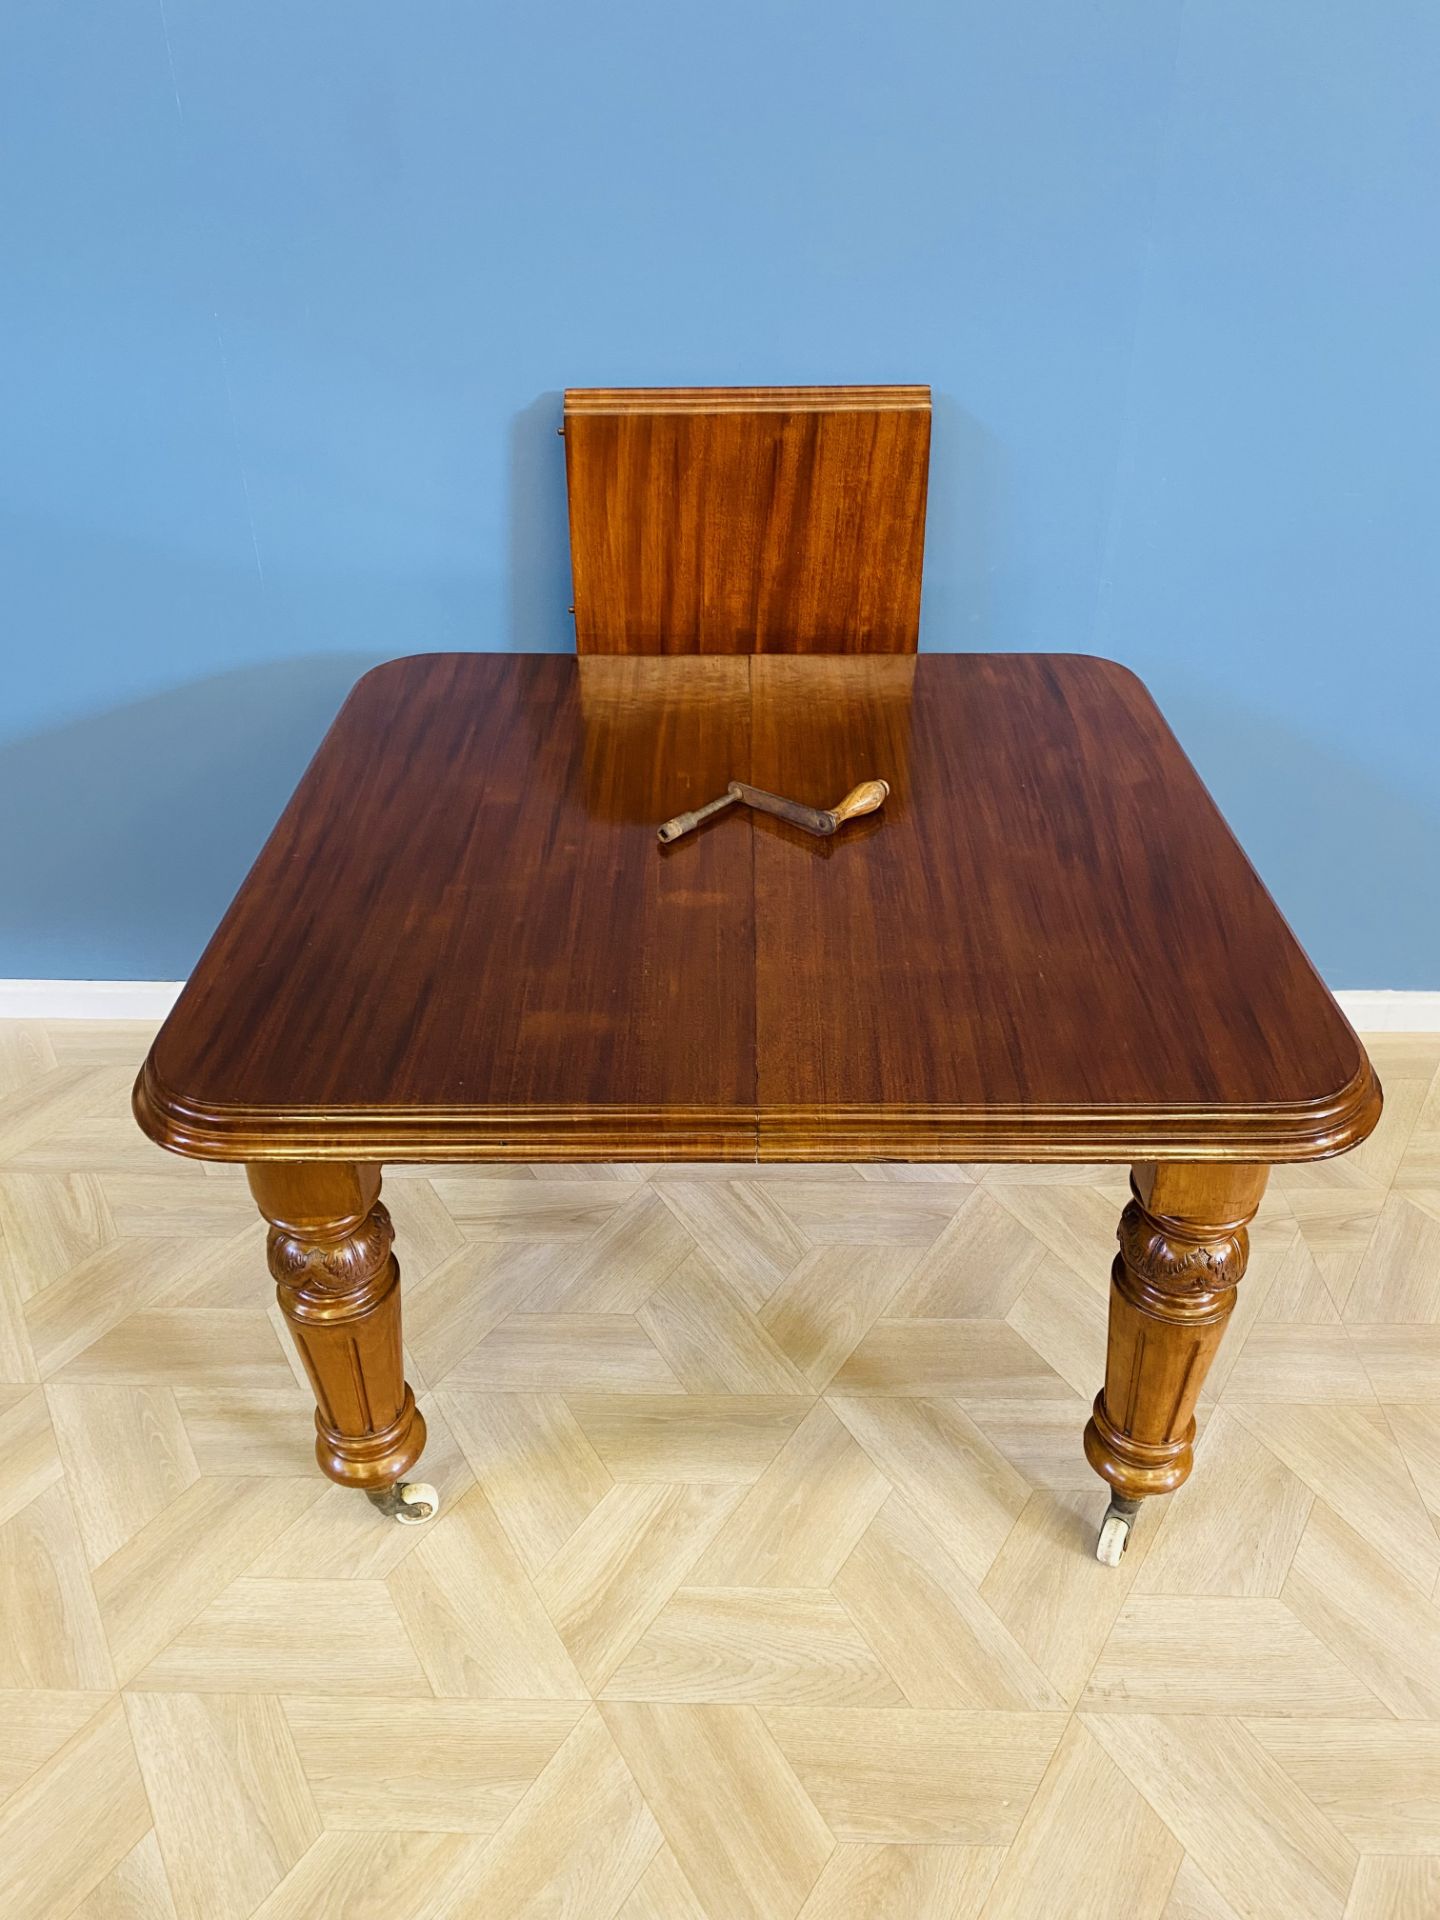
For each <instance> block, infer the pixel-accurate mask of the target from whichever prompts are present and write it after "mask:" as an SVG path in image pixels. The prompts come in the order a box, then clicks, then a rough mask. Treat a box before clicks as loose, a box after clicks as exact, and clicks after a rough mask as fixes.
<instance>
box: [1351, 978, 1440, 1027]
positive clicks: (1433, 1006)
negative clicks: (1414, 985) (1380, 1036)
mask: <svg viewBox="0 0 1440 1920" xmlns="http://www.w3.org/2000/svg"><path fill="white" fill-rule="evenodd" d="M1335 998H1336V999H1337V1000H1338V1001H1339V1002H1340V1005H1341V1008H1342V1009H1343V1011H1344V1014H1345V1018H1346V1019H1347V1020H1348V1021H1349V1022H1350V1024H1351V1026H1352V1027H1354V1029H1355V1031H1356V1032H1357V1033H1440V993H1433V992H1432V993H1427V992H1416V993H1396V992H1391V991H1390V990H1388V989H1386V988H1371V987H1348V988H1347V987H1342V988H1340V989H1339V990H1338V991H1337V992H1336V995H1335Z"/></svg>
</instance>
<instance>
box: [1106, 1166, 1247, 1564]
mask: <svg viewBox="0 0 1440 1920" xmlns="http://www.w3.org/2000/svg"><path fill="white" fill-rule="evenodd" d="M1269 1171H1270V1169H1269V1168H1268V1167H1262V1166H1252V1165H1223V1164H1222V1165H1216V1166H1209V1165H1204V1164H1196V1163H1190V1162H1163V1161H1162V1162H1159V1163H1157V1162H1154V1161H1145V1162H1142V1163H1140V1164H1139V1165H1137V1166H1136V1167H1134V1168H1132V1170H1131V1175H1130V1191H1131V1193H1132V1194H1133V1195H1134V1198H1133V1199H1132V1200H1131V1202H1130V1204H1129V1205H1128V1206H1127V1207H1126V1209H1125V1211H1124V1212H1123V1213H1122V1214H1121V1216H1120V1232H1119V1240H1120V1251H1119V1253H1118V1254H1117V1255H1116V1258H1115V1264H1114V1266H1113V1267H1112V1268H1111V1270H1110V1341H1109V1349H1108V1352H1107V1355H1106V1363H1105V1385H1104V1388H1103V1389H1102V1391H1101V1392H1100V1394H1099V1395H1098V1396H1097V1398H1096V1401H1095V1410H1094V1412H1093V1414H1092V1415H1091V1418H1090V1422H1089V1425H1088V1426H1087V1427H1086V1429H1085V1457H1086V1458H1087V1459H1088V1460H1089V1462H1090V1464H1091V1466H1092V1467H1094V1469H1095V1471H1096V1472H1097V1473H1098V1474H1099V1475H1100V1477H1101V1479H1102V1480H1106V1481H1108V1482H1109V1484H1110V1487H1111V1490H1112V1493H1111V1501H1110V1510H1109V1512H1108V1513H1107V1514H1106V1516H1105V1524H1104V1526H1103V1527H1102V1528H1101V1533H1100V1544H1099V1547H1098V1549H1097V1557H1098V1558H1099V1559H1101V1560H1103V1561H1105V1562H1106V1563H1107V1564H1109V1565H1112V1566H1113V1565H1115V1564H1116V1562H1118V1560H1119V1558H1120V1555H1121V1554H1122V1553H1123V1552H1124V1550H1125V1544H1126V1541H1127V1539H1128V1538H1129V1533H1130V1528H1131V1525H1132V1524H1133V1522H1134V1518H1135V1515H1136V1513H1137V1512H1138V1510H1139V1504H1140V1502H1141V1501H1142V1500H1143V1499H1146V1498H1147V1497H1148V1496H1149V1495H1151V1494H1155V1493H1172V1492H1173V1491H1174V1490H1175V1488H1176V1487H1178V1486H1180V1485H1181V1484H1182V1482H1183V1481H1184V1480H1185V1479H1186V1478H1187V1477H1188V1476H1189V1473H1190V1469H1191V1466H1192V1465H1193V1464H1194V1451H1193V1448H1194V1441H1195V1403H1196V1401H1197V1400H1198V1398H1199V1396H1200V1389H1201V1387H1202V1386H1203V1385H1204V1383H1205V1376H1206V1374H1207V1373H1208V1372H1209V1371H1210V1362H1211V1361H1212V1360H1213V1359H1214V1358H1215V1350H1216V1348H1217V1347H1218V1346H1219V1345H1220V1336H1221V1335H1222V1334H1223V1333H1224V1331H1225V1322H1226V1321H1227V1320H1228V1319H1229V1317H1230V1313H1231V1309H1232V1308H1233V1307H1234V1305H1235V1288H1236V1285H1237V1283H1238V1281H1239V1280H1240V1278H1241V1276H1242V1275H1243V1274H1244V1272H1245V1262H1246V1259H1247V1257H1248V1255H1249V1251H1250V1241H1249V1236H1248V1235H1247V1233H1246V1231H1245V1228H1246V1223H1247V1222H1248V1221H1249V1220H1251V1219H1253V1217H1254V1214H1255V1209H1256V1208H1257V1207H1258V1206H1259V1204H1260V1197H1261V1195H1262V1194H1263V1193H1264V1191H1265V1181H1266V1177H1267V1175H1268V1174H1269Z"/></svg>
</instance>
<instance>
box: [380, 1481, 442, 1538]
mask: <svg viewBox="0 0 1440 1920" xmlns="http://www.w3.org/2000/svg"><path fill="white" fill-rule="evenodd" d="M369 1497H370V1500H371V1503H372V1504H373V1505H374V1506H377V1507H378V1508H379V1509H380V1511H381V1513H383V1514H385V1515H386V1517H387V1518H388V1519H391V1520H398V1521H399V1522H400V1524H401V1526H402V1527H418V1526H422V1525H423V1524H424V1522H425V1521H427V1520H429V1519H431V1518H433V1516H434V1515H435V1514H436V1513H438V1512H439V1509H440V1496H439V1494H438V1493H437V1492H436V1491H435V1489H434V1487H432V1486H431V1485H430V1483H429V1482H428V1481H427V1480H402V1481H401V1482H400V1484H399V1485H398V1486H394V1487H386V1488H385V1490H384V1491H383V1492H382V1493H372V1494H371V1495H370V1496H369Z"/></svg>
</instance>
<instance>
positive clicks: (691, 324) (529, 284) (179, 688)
mask: <svg viewBox="0 0 1440 1920" xmlns="http://www.w3.org/2000/svg"><path fill="white" fill-rule="evenodd" d="M1437 96H1440V10H1437V9H1436V8H1435V7H1434V6H1433V4H1431V0H1365V4H1363V5H1362V4H1357V3H1355V0H1351V3H1350V4H1344V0H1016V3H1015V4H1013V5H996V4H995V0H889V3H888V4H886V5H883V6H882V5H878V4H876V3H875V0H867V4H858V3H857V0H788V3H787V0H770V3H769V4H760V3H759V0H732V4H730V5H728V6H725V7H717V6H710V7H706V8H704V9H700V8H697V7H693V6H687V5H685V4H684V3H683V0H680V3H679V4H677V0H611V3H610V4H608V5H605V6H596V5H594V4H582V3H581V0H529V3H528V4H525V5H505V6H500V5H496V4H493V3H488V0H425V4H424V5H422V6H394V5H380V4H378V3H377V0H304V4H303V5H298V6H297V5H296V4H294V0H246V4H245V5H244V6H238V5H234V6H224V5H216V4H215V0H65V4H60V3H59V0H51V3H50V4H43V0H30V4H27V5H23V6H20V5H16V6H11V7H7V8H5V9H4V10H3V19H0V142H3V152H0V178H3V180H4V183H5V184H4V188H3V200H4V205H3V211H0V301H3V326H4V334H3V338H4V342H5V346H4V352H3V355H0V387H3V395H0V414H3V419H4V427H3V432H0V516H3V527H0V543H3V567H4V589H3V592H4V600H3V629H0V644H3V646H4V649H5V664H4V673H3V679H0V686H3V696H0V721H3V741H0V817H3V818H4V820H5V821H6V828H5V830H4V833H3V834H0V975H26V974H35V975H42V976H44V975H60V976H66V975H69V976H100V977H126V976H130V977H157V976H159V977H170V976H177V975H180V974H182V973H184V972H185V971H186V969H187V968H188V967H189V965H190V964H191V962H192V960H193V959H194V957H195V955H196V953H197V951H198V949H199V947H200V945H201V944H202V943H203V940H204V938H205V937H206V935H207V934H208V932H209V930H210V928H211V926H212V924H213V922H214V920H215V918H216V917H217V915H218V913H219V912H220V910H221V909H222V908H223V906H224V904H225V902H226V900H227V899H228V897H229V895H230V893H231V891H232V890H233V888H234V885H235V884H236V882H237V881H238V880H239V878H240V877H241V875H242V874H243V872H244V869H245V867H246V865H247V863H248V861H249V859H250V858H251V856H252V855H253V853H254V851H255V849H256V847H257V846H258V845H259V843H260V841H261V839H262V838H263V836H264V833H265V831H266V829H267V828H268V826H269V824H270V822H271V820H272V819H273V818H274V815H275V813H276V812H277V811H278V808H279V806H280V804H281V803H282V801H283V799H284V797H285V795H286V793H287V792H288V790H289V787H290V785H291V783H292V781H293V779H294V777H295V775H296V774H297V773H298V771H299V769H300V768H301V766H302V765H303V763H304V761H305V759H306V757H307V756H308V754H309V752H310V750H311V748H312V747H313V745H314V743H315V741H316V740H317V739H318V737H319V734H320V732H321V731H322V730H323V727H324V724H325V721H326V719H327V717H328V715H329V714H330V712H331V711H332V710H333V708H334V706H335V705H336V703H337V702H338V700H339V698H340V696H341V694H342V692H343V690H344V688H345V687H346V685H348V683H349V682H350V680H351V679H353V678H354V677H355V675H356V674H357V673H358V672H360V671H361V670H363V668H364V667H365V666H367V665H368V664H370V663H371V662H373V661H374V660H376V659H379V658H382V657H385V656H387V655H393V654H397V653H405V652H416V651H422V650H426V649H432V648H445V647H477V648H488V647H520V648H558V647H565V646H568V645H569V644H570V625H569V621H568V618H567V615H566V605H567V601H568V578H567V563H566V547H565V528H564V518H563V476H562V469H561V462H560V443H559V441H558V440H557V439H556V438H555V436H554V427H555V424H556V420H557V415H558V395H557V389H559V388H560V387H561V386H563V385H566V384H575V385H587V384H610V383H613V384H629V383H635V384H646V383H669V382H687V381H707V382H708V381H714V382H730V381H733V382H767V381H777V382H790V381H797V382H803V381H848V380H876V381H883V380H929V381H931V382H932V383H933V385H934V387H935V389H936V444H935V456H934V470H933V489H932V507H931V518H930V531H929V542H930V544H929V554H928V561H927V571H926V597H925V616H924V634H925V644H926V645H927V646H931V647H942V648H983V647H990V648H1004V649H1010V648H1046V647H1053V648H1069V649H1078V650H1082V651H1093V652H1101V653H1108V654H1112V655H1114V656H1116V657H1118V658H1119V659H1122V660H1124V661H1126V662H1128V663H1129V664H1130V665H1132V666H1134V667H1135V668H1137V669H1138V670H1139V671H1140V672H1141V673H1142V674H1143V675H1144V676H1145V678H1146V679H1148V681H1149V682H1150V684H1151V685H1152V687H1153V688H1154V690H1155V692H1156V693H1157V695H1158V696H1159V697H1160V699H1161V701H1162V703H1163V704H1164V705H1165V706H1166V708H1167V710H1168V711H1169V712H1170V714H1171V717H1172V719H1173V721H1174V723H1175V725H1176V728H1177V730H1178V731H1179V733H1180V735H1181V737H1182V738H1183V739H1184V740H1185V742H1186V744H1187V745H1188V746H1189V748H1190V750H1191V752H1192V753H1193V755H1194V757H1195V758H1196V760H1197V762H1198V763H1199V765H1200V767H1201V769H1202V771H1203V772H1204V773H1205V775H1206V776H1207V778H1208V779H1209V780H1210V781H1211V783H1212V785H1213V787H1214V788H1215V790H1216V792H1217V794H1218V796H1219V798H1220V800H1221V802H1222V804H1223V805H1224V806H1225V808H1226V810H1227V811H1228V813H1229V814H1230V816H1231V818H1232V820H1233V822H1234V824H1235V825H1236V827H1237V829H1238V830H1239V832H1240V834H1241V836H1242V838H1243V839H1244V840H1245V841H1246V843H1247V845H1248V846H1249V847H1250V849H1251V851H1252V853H1253V854H1254V856H1255V858H1256V860H1257V862H1258V863H1259V865H1260V866H1261V868H1262V871H1264V872H1265V873H1266V875H1267V877H1268V878H1269V879H1270V881H1271V884H1272V886H1273V888H1274V890H1275V892H1276V894H1277V896H1278V897H1279V899H1280V901H1281V903H1282V905H1283V906H1284V907H1285V908H1286V910H1287V911H1288V913H1289V914H1290V916H1291V917H1292V919H1293V920H1294V922H1295V924H1296V925H1297V927H1298V929H1299V931H1300V932H1301V934H1302V937H1303V938H1304V939H1305V940H1306V942H1307V944H1308V945H1309V946H1310V948H1311V950H1312V952H1313V953H1314V955H1315V957H1316V959H1317V961H1318V962H1319V964H1320V966H1321V968H1322V970H1323V971H1324V972H1325V974H1326V975H1327V977H1328V978H1329V979H1330V980H1331V981H1332V983H1334V984H1336V985H1345V986H1356V985H1361V986H1392V987H1404V986H1410V987H1436V986H1440V888H1437V887H1436V885H1435V881H1436V877H1437V872H1440V858H1437V854H1440V755H1437V751H1436V746H1435V740H1436V731H1437V721H1440V684H1437V671H1440V670H1437V651H1440V650H1437V633H1436V626H1437V619H1436V616H1437V607H1440V541H1437V539H1436V537H1435V518H1436V515H1435V504H1436V449H1437V445H1440V384H1437V348H1436V343H1437V340H1440V220H1437V211H1436V181H1437V179H1440V123H1437V114H1436V106H1435V102H1436V99H1437ZM1179 931H1180V937H1183V930H1179Z"/></svg>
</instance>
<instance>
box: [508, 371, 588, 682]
mask: <svg viewBox="0 0 1440 1920" xmlns="http://www.w3.org/2000/svg"><path fill="white" fill-rule="evenodd" d="M564 413H565V396H564V394H563V393H558V392H556V393H542V394H541V395H540V396H539V397H538V398H537V399H535V400H532V401H531V403H530V405H529V406H528V407H522V408H521V410H520V412H519V413H517V414H516V416H515V418H514V419H513V420H512V421H511V423H510V535H509V552H508V554H507V556H506V558H507V560H508V563H509V564H508V566H507V569H506V583H507V589H508V595H509V604H508V613H509V619H508V621H507V634H508V636H509V637H508V638H507V639H506V640H504V641H503V642H501V643H500V644H502V645H504V646H506V647H511V648H513V649H514V650H515V651H516V652H517V653H569V652H570V651H571V650H572V649H573V648H574V645H575V622H574V619H573V618H572V616H571V613H570V599H571V593H570V511H569V505H568V502H567V500H566V495H565V442H564V440H563V439H562V437H561V435H560V430H559V429H560V423H561V421H562V419H563V418H564Z"/></svg>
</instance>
